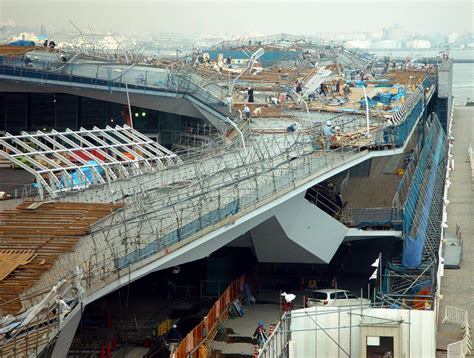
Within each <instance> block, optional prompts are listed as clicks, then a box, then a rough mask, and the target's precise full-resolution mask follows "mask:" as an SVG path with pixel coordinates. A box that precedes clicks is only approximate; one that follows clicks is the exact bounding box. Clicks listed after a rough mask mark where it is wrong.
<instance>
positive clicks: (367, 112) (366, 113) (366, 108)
mask: <svg viewBox="0 0 474 358" xmlns="http://www.w3.org/2000/svg"><path fill="white" fill-rule="evenodd" d="M362 89H363V90H364V98H365V116H366V123H367V133H366V137H367V138H370V127H369V125H370V122H369V101H368V100H367V92H365V85H363V86H362Z"/></svg>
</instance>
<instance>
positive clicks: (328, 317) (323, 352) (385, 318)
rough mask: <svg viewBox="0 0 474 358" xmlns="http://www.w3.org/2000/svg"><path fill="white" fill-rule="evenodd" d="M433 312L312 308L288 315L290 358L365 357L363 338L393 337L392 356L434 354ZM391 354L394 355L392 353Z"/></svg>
mask: <svg viewBox="0 0 474 358" xmlns="http://www.w3.org/2000/svg"><path fill="white" fill-rule="evenodd" d="M435 328H436V321H435V313H434V312H433V311H421V310H400V309H385V308H361V307H358V306H354V307H351V308H349V307H340V308H339V309H338V308H337V307H319V308H316V307H312V308H306V309H302V310H295V311H293V312H292V314H291V331H292V334H291V339H292V341H294V343H295V344H294V346H295V352H294V357H314V358H318V357H321V358H323V357H324V358H325V357H346V356H348V355H349V356H350V357H353V358H359V357H360V358H365V357H366V355H365V352H366V347H363V345H362V342H366V336H367V335H370V336H376V335H379V336H384V335H385V336H393V337H394V344H395V345H396V351H395V352H396V353H399V354H398V355H395V356H394V357H417V358H418V357H420V358H424V357H434V356H435V355H436V339H435ZM395 352H394V353H395Z"/></svg>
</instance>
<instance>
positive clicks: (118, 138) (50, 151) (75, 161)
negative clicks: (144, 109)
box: [0, 125, 182, 199]
mask: <svg viewBox="0 0 474 358" xmlns="http://www.w3.org/2000/svg"><path fill="white" fill-rule="evenodd" d="M0 157H5V158H6V159H8V160H10V162H12V164H14V165H16V166H18V167H20V168H23V169H25V170H26V171H28V172H29V173H31V174H32V175H33V176H34V177H35V180H36V184H37V188H38V194H39V195H40V197H41V199H43V198H44V196H45V194H48V195H50V196H51V197H53V198H54V197H57V196H58V194H59V193H61V192H67V191H71V190H78V189H82V188H86V187H89V186H91V185H95V184H105V183H110V182H111V181H115V180H118V179H121V178H127V177H131V176H135V175H140V174H145V173H149V172H154V171H157V170H160V169H164V168H166V167H169V166H173V165H175V164H178V163H181V162H182V161H181V159H180V158H179V156H178V155H177V154H175V153H173V152H171V151H170V150H168V149H166V148H165V147H163V146H162V145H160V144H158V143H157V142H155V141H153V140H152V139H150V138H148V137H147V136H145V135H144V134H142V133H140V132H138V131H136V130H135V129H133V128H131V127H129V126H127V125H124V126H115V128H112V127H110V126H107V127H106V128H105V129H100V128H97V127H94V128H93V129H91V130H87V129H84V128H81V129H79V130H78V131H72V130H70V129H66V131H64V132H57V131H56V130H52V131H51V132H50V133H44V132H41V131H37V132H36V133H35V134H30V133H26V132H22V134H21V135H17V136H13V135H11V134H10V133H6V134H5V136H4V137H0ZM85 158H89V159H85ZM91 161H94V162H91ZM84 168H89V169H90V171H91V175H89V176H88V175H86V173H85V172H84V171H83V170H81V169H84ZM73 173H76V175H77V180H76V181H75V180H74V178H73V176H72V174H73Z"/></svg>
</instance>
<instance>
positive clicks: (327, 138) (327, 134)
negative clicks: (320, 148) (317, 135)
mask: <svg viewBox="0 0 474 358" xmlns="http://www.w3.org/2000/svg"><path fill="white" fill-rule="evenodd" d="M323 135H324V149H325V150H331V143H332V136H333V135H334V129H333V128H332V123H331V121H327V122H326V125H325V126H324V129H323Z"/></svg>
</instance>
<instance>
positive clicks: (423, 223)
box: [402, 128, 444, 269]
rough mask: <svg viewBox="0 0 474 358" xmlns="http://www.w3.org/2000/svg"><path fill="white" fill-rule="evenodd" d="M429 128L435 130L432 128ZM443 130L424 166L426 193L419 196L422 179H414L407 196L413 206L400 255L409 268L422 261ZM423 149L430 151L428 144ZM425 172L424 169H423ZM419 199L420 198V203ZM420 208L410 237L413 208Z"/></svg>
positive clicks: (439, 133) (421, 174) (403, 263)
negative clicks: (418, 217) (413, 233)
mask: <svg viewBox="0 0 474 358" xmlns="http://www.w3.org/2000/svg"><path fill="white" fill-rule="evenodd" d="M431 130H435V129H434V128H432V129H431ZM443 139H444V132H443V131H442V130H441V131H440V132H438V133H437V140H436V142H435V143H434V146H435V148H434V152H433V157H432V160H431V161H430V165H429V166H427V167H426V169H427V170H428V169H429V170H430V173H429V177H428V178H427V179H425V180H423V181H426V183H425V186H426V188H427V189H426V193H425V195H424V197H423V198H421V197H420V194H421V193H420V191H419V190H420V184H422V183H421V182H422V181H418V182H417V181H414V182H413V183H412V185H415V186H416V188H415V189H417V190H410V192H409V198H408V199H407V201H413V203H410V205H409V207H411V208H413V209H412V210H409V211H408V212H412V215H410V216H406V217H404V221H405V220H407V221H408V222H407V223H405V225H407V224H408V225H407V226H406V229H405V232H406V233H407V234H406V237H405V240H404V241H403V255H402V265H403V266H405V267H407V268H409V269H415V268H417V267H418V266H419V265H420V264H421V261H422V257H423V248H424V246H425V238H426V231H427V226H428V220H429V216H430V210H431V204H432V201H433V195H434V187H435V182H436V179H437V170H438V166H439V163H440V161H441V155H442V153H443V150H442V149H443V144H444V140H443ZM423 151H428V153H429V151H431V148H429V146H428V145H425V148H423ZM423 154H424V153H422V156H421V158H420V161H421V159H422V158H423V157H425V156H424V155H423ZM425 160H426V159H425ZM422 164H425V165H426V164H427V163H422ZM419 169H421V167H420V168H417V171H420V170H419ZM424 172H425V170H424ZM424 172H423V173H416V174H418V175H420V178H421V177H424V176H425V175H426V174H425V173H424ZM412 196H415V198H412ZM419 200H422V201H423V202H422V204H421V205H420V203H419ZM415 208H417V210H421V215H420V220H419V223H418V227H417V228H416V234H415V236H414V237H411V236H410V235H409V233H410V231H411V225H410V221H412V220H413V218H414V212H413V210H415ZM408 212H407V213H408Z"/></svg>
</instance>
